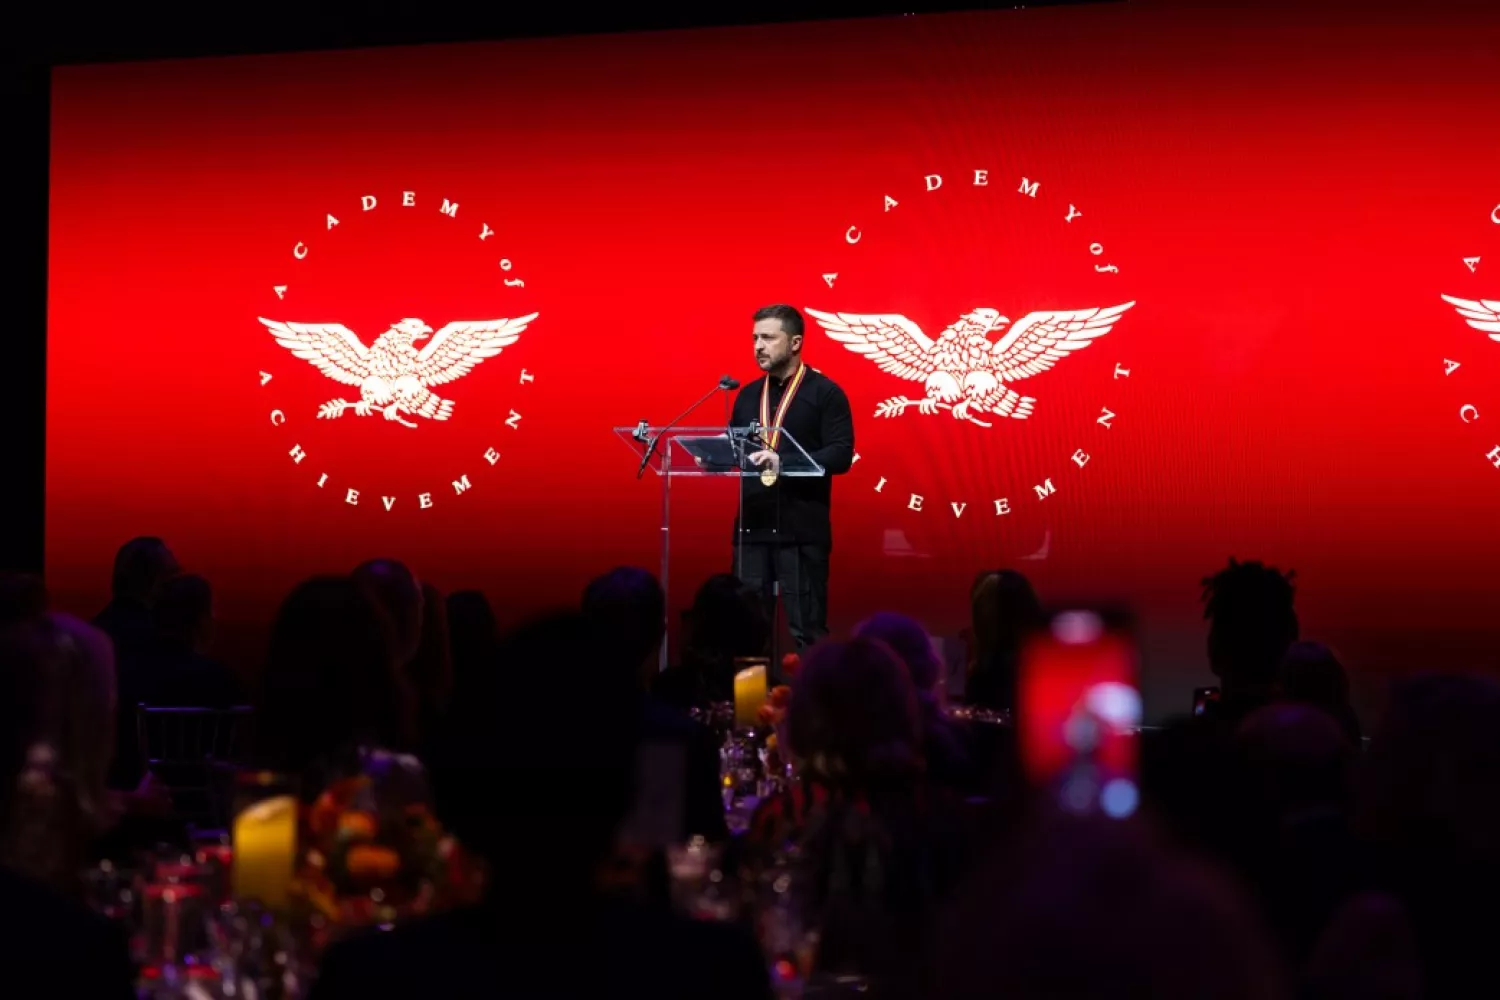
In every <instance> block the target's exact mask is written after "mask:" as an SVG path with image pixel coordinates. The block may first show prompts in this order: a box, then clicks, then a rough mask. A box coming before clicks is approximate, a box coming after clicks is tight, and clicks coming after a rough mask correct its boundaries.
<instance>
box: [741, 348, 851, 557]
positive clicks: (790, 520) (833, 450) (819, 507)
mask: <svg viewBox="0 0 1500 1000" xmlns="http://www.w3.org/2000/svg"><path fill="white" fill-rule="evenodd" d="M794 374H795V373H794ZM787 381H788V380H786V379H775V378H772V377H771V376H769V375H766V376H763V377H761V378H758V379H756V380H755V381H754V382H751V383H749V384H748V385H746V386H745V387H744V388H743V389H741V390H740V392H739V395H738V396H736V397H735V400H734V412H733V416H732V417H731V418H730V419H731V422H732V423H733V424H734V426H736V427H744V426H746V425H748V424H750V423H751V422H752V421H759V420H760V397H761V393H763V392H765V391H766V386H767V385H768V384H769V385H770V393H771V396H770V414H771V421H772V422H773V423H774V422H775V413H776V407H777V406H778V405H779V404H780V403H781V397H782V396H783V395H784V394H785V393H786V386H787ZM782 427H783V428H784V429H785V430H786V432H787V433H788V434H790V435H791V436H792V437H793V438H795V439H796V441H797V443H798V444H799V445H801V446H802V450H803V451H805V452H807V454H808V455H809V456H810V457H811V458H812V460H813V461H815V462H817V463H818V464H819V465H821V466H822V467H823V469H824V474H823V475H821V476H787V475H783V476H780V477H779V478H778V479H777V480H776V483H775V485H773V486H764V485H762V484H761V481H760V479H759V477H757V476H746V477H745V478H744V479H742V480H741V484H742V485H741V489H742V490H743V491H744V493H743V504H744V511H743V527H744V538H743V540H744V541H746V542H755V543H766V542H781V543H796V544H801V545H831V544H832V542H833V531H832V526H831V524H830V523H829V506H830V501H831V499H832V495H833V479H832V478H831V477H833V476H837V475H842V474H843V473H845V472H848V471H849V466H851V465H853V464H854V416H853V414H851V413H850V412H849V397H848V396H845V395H844V390H842V389H840V388H839V387H838V386H837V385H835V384H834V383H833V380H832V379H830V378H828V377H827V376H826V375H824V374H822V373H821V372H819V371H817V370H816V369H814V368H811V367H809V368H808V369H807V374H806V375H804V376H803V377H802V385H801V386H800V387H799V388H798V389H797V395H796V396H795V397H793V399H792V405H791V407H790V408H789V409H788V410H787V412H786V415H785V416H784V417H783V418H782ZM789 447H790V446H789V445H787V444H786V441H785V438H783V439H782V441H781V442H780V443H779V444H778V446H777V449H776V450H777V451H778V452H781V453H782V454H785V452H786V451H787V449H788V448H789Z"/></svg>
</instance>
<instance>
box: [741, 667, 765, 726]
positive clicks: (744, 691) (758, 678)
mask: <svg viewBox="0 0 1500 1000" xmlns="http://www.w3.org/2000/svg"><path fill="white" fill-rule="evenodd" d="M734 663H735V666H736V667H743V669H739V670H736V672H735V675H734V724H735V727H736V728H739V729H754V728H755V726H756V724H757V723H758V721H759V720H758V718H757V716H758V713H759V712H760V706H762V705H764V704H765V702H766V661H765V660H761V659H748V658H745V659H737V660H735V661H734Z"/></svg>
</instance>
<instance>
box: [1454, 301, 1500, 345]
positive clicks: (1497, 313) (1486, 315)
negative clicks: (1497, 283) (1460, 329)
mask: <svg viewBox="0 0 1500 1000" xmlns="http://www.w3.org/2000/svg"><path fill="white" fill-rule="evenodd" d="M1443 301H1444V302H1446V303H1448V304H1449V305H1450V306H1452V307H1453V308H1455V309H1457V310H1458V314H1459V315H1460V316H1462V317H1463V318H1464V319H1465V320H1467V321H1468V323H1469V325H1470V326H1472V327H1473V328H1474V329H1476V330H1478V331H1480V332H1481V333H1487V334H1489V335H1490V339H1491V340H1500V299H1477V300H1476V299H1460V298H1455V297H1454V296H1452V295H1444V296H1443Z"/></svg>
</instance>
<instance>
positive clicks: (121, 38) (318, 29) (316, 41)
mask: <svg viewBox="0 0 1500 1000" xmlns="http://www.w3.org/2000/svg"><path fill="white" fill-rule="evenodd" d="M1085 2H1098V0H1040V2H1030V3H1026V4H1016V3H989V4H984V3H959V2H948V3H934V2H932V0H905V2H901V0H896V2H878V0H865V2H847V0H846V2H844V3H816V2H813V3H806V2H805V3H785V2H765V3H743V2H729V3H701V4H682V3H661V4H600V3H554V2H544V3H532V4H496V5H493V6H489V5H481V4H474V3H457V2H452V0H440V2H435V3H416V2H412V0H405V2H401V3H393V2H375V3H352V2H348V0H344V2H339V3H300V4H299V3H292V2H288V0H271V2H267V3H256V4H244V5H236V4H225V5H211V4H185V3H170V4H162V3H155V4H150V3H148V4H130V5H118V6H109V7H105V6H102V5H100V6H97V7H93V6H84V5H78V6H74V5H70V4H66V3H59V4H38V5H36V6H35V7H34V8H32V9H31V10H29V11H27V12H26V14H25V16H24V17H21V18H17V19H16V21H15V22H13V24H12V25H11V26H10V27H12V28H13V29H14V31H15V35H14V36H13V39H14V41H15V42H16V43H17V52H16V55H17V56H19V57H20V60H21V61H22V62H23V63H26V64H30V65H36V64H38V63H41V64H46V63H71V62H109V61H116V60H126V59H162V58H175V57H183V56H205V55H230V54H244V53H253V52H271V51H296V50H308V49H341V48H357V47H364V46H378V45H398V44H428V43H441V42H457V41H475V40H483V39H499V38H521V37H531V36H541V35H564V34H575V33H602V32H616V31H649V30H660V29H669V28H689V27H709V26H719V25H733V24H764V23H773V22H779V21H806V20H822V19H829V18H847V17H879V16H899V15H901V14H908V13H929V12H938V11H954V10H983V9H1005V8H1011V7H1026V6H1030V7H1049V6H1059V5H1064V4H1077V3H1085ZM1106 2H1107V0H1106ZM6 47H7V48H9V47H10V45H7V46H6Z"/></svg>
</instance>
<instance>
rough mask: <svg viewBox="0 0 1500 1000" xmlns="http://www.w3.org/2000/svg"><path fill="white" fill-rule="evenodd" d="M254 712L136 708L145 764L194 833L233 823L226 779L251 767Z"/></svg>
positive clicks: (138, 731)
mask: <svg viewBox="0 0 1500 1000" xmlns="http://www.w3.org/2000/svg"><path fill="white" fill-rule="evenodd" d="M249 717H250V709H249V708H247V707H237V708H223V709H221V708H168V707H164V706H153V705H144V704H142V705H137V706H136V739H137V742H138V744H139V748H140V755H141V760H143V761H144V762H145V765H146V768H147V770H149V771H150V772H151V773H152V774H153V775H155V776H156V779H157V780H158V781H160V782H161V783H162V784H164V785H166V786H167V789H168V791H170V792H171V795H172V806H173V810H174V811H175V812H176V814H177V815H178V817H179V818H181V819H182V820H183V821H184V822H186V823H188V824H189V825H191V826H194V827H200V828H201V827H208V828H216V829H217V828H222V827H225V826H227V824H228V822H229V807H230V803H229V801H228V799H229V793H228V787H227V783H226V781H225V775H226V773H231V772H232V771H233V770H234V769H235V768H237V767H239V766H242V765H244V764H246V763H248V761H247V759H246V758H247V756H248V754H247V751H248V747H247V743H248V740H247V733H248V730H249V724H248V723H249Z"/></svg>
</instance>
